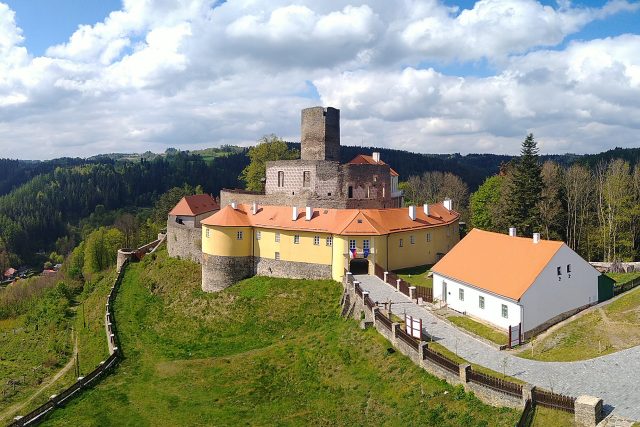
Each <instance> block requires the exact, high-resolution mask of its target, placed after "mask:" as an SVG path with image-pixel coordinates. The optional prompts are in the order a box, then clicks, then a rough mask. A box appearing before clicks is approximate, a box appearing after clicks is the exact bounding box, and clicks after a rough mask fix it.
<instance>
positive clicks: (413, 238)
mask: <svg viewBox="0 0 640 427" xmlns="http://www.w3.org/2000/svg"><path fill="white" fill-rule="evenodd" d="M409 242H411V244H412V245H415V244H416V239H415V237H413V234H412V235H411V236H409Z"/></svg>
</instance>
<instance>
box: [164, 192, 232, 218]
mask: <svg viewBox="0 0 640 427" xmlns="http://www.w3.org/2000/svg"><path fill="white" fill-rule="evenodd" d="M218 209H220V205H218V203H217V202H216V201H215V200H214V198H213V197H211V196H210V195H208V194H194V195H192V196H185V197H183V198H182V199H181V200H180V201H179V202H178V204H177V205H176V206H175V207H174V208H173V209H172V210H171V212H169V215H182V216H196V215H200V214H203V213H207V212H212V211H216V210H218Z"/></svg>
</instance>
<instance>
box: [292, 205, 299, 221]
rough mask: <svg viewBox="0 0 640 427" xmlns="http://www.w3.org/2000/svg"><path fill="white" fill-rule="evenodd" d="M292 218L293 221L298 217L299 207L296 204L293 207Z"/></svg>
mask: <svg viewBox="0 0 640 427" xmlns="http://www.w3.org/2000/svg"><path fill="white" fill-rule="evenodd" d="M291 219H292V220H293V221H295V220H297V219H298V207H297V206H294V207H293V208H291Z"/></svg>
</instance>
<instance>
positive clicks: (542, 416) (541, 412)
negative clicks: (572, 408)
mask: <svg viewBox="0 0 640 427" xmlns="http://www.w3.org/2000/svg"><path fill="white" fill-rule="evenodd" d="M574 420H575V417H574V415H573V414H570V413H568V412H564V411H558V410H555V409H549V408H543V407H542V406H539V405H536V408H535V412H534V415H533V421H532V422H531V427H548V426H553V427H573V426H574V425H575V421H574Z"/></svg>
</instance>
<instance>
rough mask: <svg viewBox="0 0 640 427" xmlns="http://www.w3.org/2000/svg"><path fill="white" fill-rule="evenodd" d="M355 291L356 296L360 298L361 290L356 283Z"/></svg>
mask: <svg viewBox="0 0 640 427" xmlns="http://www.w3.org/2000/svg"><path fill="white" fill-rule="evenodd" d="M355 290H356V295H358V296H359V297H360V298H362V289H360V285H359V284H358V283H356V286H355Z"/></svg>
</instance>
